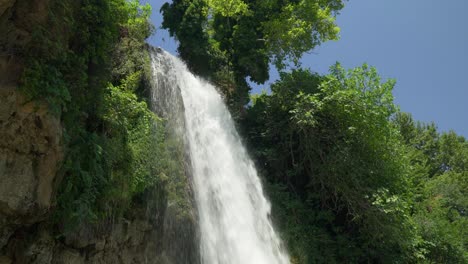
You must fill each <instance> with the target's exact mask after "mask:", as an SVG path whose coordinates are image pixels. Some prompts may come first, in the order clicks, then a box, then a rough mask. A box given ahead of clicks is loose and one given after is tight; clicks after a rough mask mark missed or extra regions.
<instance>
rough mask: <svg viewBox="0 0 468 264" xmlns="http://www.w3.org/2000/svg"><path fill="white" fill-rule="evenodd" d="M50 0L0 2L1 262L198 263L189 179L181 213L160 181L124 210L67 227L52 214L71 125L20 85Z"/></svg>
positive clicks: (55, 203)
mask: <svg viewBox="0 0 468 264" xmlns="http://www.w3.org/2000/svg"><path fill="white" fill-rule="evenodd" d="M50 2H52V1H49V0H1V1H0V36H1V37H0V264H9V263H72V264H74V263H196V262H197V261H198V259H199V258H198V248H197V243H196V237H197V235H196V228H195V222H196V221H195V219H196V215H195V210H194V206H193V201H192V199H191V198H190V197H191V191H190V186H189V185H188V182H187V181H186V180H185V181H181V182H182V186H179V187H178V188H179V190H178V192H182V193H183V194H182V196H183V197H185V198H183V199H186V200H187V201H185V203H184V204H185V207H186V208H185V209H184V210H183V211H184V212H182V213H181V210H180V208H178V206H177V204H178V203H177V202H176V201H174V199H180V197H176V198H174V197H171V196H170V195H167V193H168V190H167V188H168V187H167V185H156V186H153V187H151V188H148V189H147V190H146V191H145V192H144V193H143V194H141V195H139V196H138V197H135V198H134V200H135V201H133V203H132V204H133V207H132V208H131V211H129V212H126V213H125V214H124V215H123V216H118V217H104V218H102V219H98V220H96V221H95V222H93V223H92V224H82V225H80V226H79V227H78V228H76V229H74V230H73V231H67V232H65V231H64V230H63V229H62V228H61V226H60V221H61V220H60V219H52V218H53V217H54V211H55V210H56V205H57V193H58V190H59V188H60V183H61V182H62V180H63V178H64V177H67V175H66V174H65V173H64V172H63V162H64V160H65V157H66V155H67V148H68V147H67V145H66V143H65V140H64V134H65V131H66V129H65V128H64V125H63V122H62V121H61V117H60V115H59V114H57V113H54V114H52V113H51V111H49V109H48V105H47V103H46V102H42V101H41V100H33V101H31V100H30V99H28V98H27V97H26V96H25V95H23V94H22V92H21V89H19V87H20V86H21V81H20V79H21V76H22V73H23V68H24V67H25V65H24V64H25V60H24V57H23V56H24V51H25V49H27V48H30V47H31V45H32V43H31V34H33V33H32V30H31V29H32V28H35V27H36V28H37V27H41V26H45V23H46V21H47V19H48V16H49V12H50ZM50 30H54V29H50ZM59 31H60V30H59ZM67 34H70V33H67ZM65 37H66V36H65ZM182 166H183V165H182ZM185 171H186V172H187V169H185ZM70 206H73V205H70ZM76 213H78V214H79V213H80V212H76Z"/></svg>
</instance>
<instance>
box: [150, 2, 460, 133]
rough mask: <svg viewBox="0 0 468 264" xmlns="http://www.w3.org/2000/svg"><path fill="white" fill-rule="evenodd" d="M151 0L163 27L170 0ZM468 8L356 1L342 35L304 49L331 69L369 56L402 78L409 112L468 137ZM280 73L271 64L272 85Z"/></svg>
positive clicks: (159, 40)
mask: <svg viewBox="0 0 468 264" xmlns="http://www.w3.org/2000/svg"><path fill="white" fill-rule="evenodd" d="M148 2H149V3H150V4H151V5H152V6H153V16H152V20H153V23H154V24H155V25H156V27H159V26H160V25H161V15H160V14H159V9H160V6H161V5H162V4H163V3H164V2H166V1H164V0H149V1H148ZM467 11H468V0H450V1H441V0H410V1H408V0H350V1H349V2H347V3H346V7H345V8H344V9H343V10H342V12H341V14H340V15H339V16H338V18H337V23H338V25H339V26H340V27H341V38H340V40H338V41H329V42H326V43H323V44H322V45H321V46H320V47H318V48H316V49H315V50H314V51H313V52H312V53H310V54H305V56H304V57H303V59H302V66H303V67H307V68H310V69H311V70H313V71H317V72H319V73H326V72H327V71H328V68H329V67H330V66H331V65H332V64H334V63H335V62H336V61H339V62H340V63H341V64H342V65H343V66H344V67H346V68H351V67H356V66H360V65H362V64H363V63H364V62H366V63H368V64H369V65H372V66H375V67H376V68H377V70H378V71H379V73H380V75H381V76H382V77H384V78H394V79H396V80H397V84H396V86H395V89H394V96H395V102H396V104H398V105H399V106H400V109H401V110H402V111H405V112H410V113H411V114H413V117H414V118H415V119H416V120H419V121H424V122H431V121H434V122H435V123H436V124H437V126H438V127H439V129H440V130H441V131H448V130H450V129H453V130H455V132H457V133H458V134H461V135H464V136H465V137H468V67H467V63H468V29H467V27H468V16H467V15H466V12H467ZM149 42H150V43H151V44H153V45H156V46H161V47H162V48H164V49H166V50H167V51H169V52H172V53H175V50H176V47H177V44H176V42H175V41H174V40H173V39H171V38H170V37H169V35H168V34H167V32H165V31H164V30H160V29H158V30H157V32H156V34H155V35H154V36H152V37H151V38H150V39H149ZM277 78H278V74H277V73H276V71H274V70H272V71H271V78H270V81H269V82H268V83H271V82H272V81H274V80H275V79H277ZM268 83H267V84H265V85H262V86H256V87H255V88H254V90H253V92H258V91H260V90H261V89H262V88H266V87H268Z"/></svg>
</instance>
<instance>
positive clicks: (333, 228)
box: [244, 65, 421, 263]
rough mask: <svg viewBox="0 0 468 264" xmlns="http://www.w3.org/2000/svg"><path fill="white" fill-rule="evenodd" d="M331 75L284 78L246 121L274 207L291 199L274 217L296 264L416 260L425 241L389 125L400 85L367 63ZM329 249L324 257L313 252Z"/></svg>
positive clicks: (257, 101) (300, 72) (403, 159)
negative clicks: (419, 232) (395, 86)
mask: <svg viewBox="0 0 468 264" xmlns="http://www.w3.org/2000/svg"><path fill="white" fill-rule="evenodd" d="M330 72H331V74H329V75H327V76H323V77H322V76H318V75H316V74H313V73H310V72H309V71H306V70H295V71H293V72H291V73H282V74H281V80H279V81H278V82H276V83H275V84H273V85H272V87H271V89H272V94H271V95H267V94H262V95H259V96H256V97H254V98H253V102H254V103H253V106H252V107H250V108H249V109H248V114H247V118H246V120H245V123H244V125H245V127H247V128H248V129H246V130H247V131H248V132H247V133H248V137H249V141H250V143H251V145H252V148H253V150H254V153H255V157H256V159H257V161H258V164H262V166H261V167H262V169H263V175H265V177H267V180H268V182H269V183H270V184H271V185H272V186H273V187H272V188H273V190H274V191H273V192H271V193H270V195H271V197H272V199H273V201H275V200H277V199H278V197H277V196H280V197H285V198H282V199H280V200H281V202H276V203H275V202H274V203H273V206H274V214H276V215H280V219H282V220H280V221H279V225H280V228H281V229H282V230H283V232H284V236H285V238H286V240H287V242H288V244H289V247H290V251H291V253H292V255H293V259H296V260H297V261H298V262H297V263H342V262H404V261H407V260H408V259H416V258H417V255H418V254H419V249H418V246H419V244H420V242H421V241H420V238H419V236H418V235H417V233H416V230H415V227H414V225H413V221H412V219H411V217H410V194H409V189H408V188H409V183H408V168H409V162H408V160H407V158H406V156H405V153H404V149H403V148H402V147H401V146H400V136H399V132H398V129H397V127H396V126H395V125H394V124H393V123H392V122H390V117H391V116H392V115H393V114H394V113H395V112H396V107H395V106H394V104H393V97H392V94H391V90H392V88H393V84H394V82H393V81H392V80H390V81H386V82H382V81H381V79H380V77H379V76H378V74H377V72H376V70H375V69H374V68H369V67H368V66H366V65H364V66H362V67H359V68H356V69H353V70H350V71H345V70H344V69H343V68H342V67H341V66H340V65H335V66H333V67H332V68H331V69H330ZM275 186H276V187H275ZM280 186H283V187H281V188H282V189H280V191H278V188H279V187H280ZM291 215H294V219H290V218H292V216H291ZM292 220H294V223H289V222H290V221H292ZM314 234H315V235H318V237H320V239H319V238H317V237H314ZM324 245H326V246H325V247H326V252H327V253H326V254H324V255H325V256H323V254H322V256H323V257H318V256H317V255H314V252H315V254H317V252H323V251H324V249H323V247H324Z"/></svg>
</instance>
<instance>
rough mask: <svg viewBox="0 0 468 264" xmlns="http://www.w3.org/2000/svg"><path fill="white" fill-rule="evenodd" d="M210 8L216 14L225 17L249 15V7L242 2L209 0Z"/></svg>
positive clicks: (238, 0) (239, 0)
mask: <svg viewBox="0 0 468 264" xmlns="http://www.w3.org/2000/svg"><path fill="white" fill-rule="evenodd" d="M207 2H208V6H209V8H211V9H212V10H213V12H214V13H215V14H221V15H222V16H225V17H233V16H235V15H244V14H247V11H248V10H249V7H248V5H247V4H246V3H245V2H244V1H242V0H207Z"/></svg>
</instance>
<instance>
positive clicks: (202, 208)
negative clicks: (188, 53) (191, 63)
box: [151, 51, 289, 264]
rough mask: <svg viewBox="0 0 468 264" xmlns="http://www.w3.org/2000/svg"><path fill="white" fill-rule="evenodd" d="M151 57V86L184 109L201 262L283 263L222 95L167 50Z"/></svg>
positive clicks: (250, 164)
mask: <svg viewBox="0 0 468 264" xmlns="http://www.w3.org/2000/svg"><path fill="white" fill-rule="evenodd" d="M151 56H152V63H153V68H154V72H156V73H155V82H156V83H157V85H155V88H154V89H156V90H157V89H173V91H171V92H169V94H172V95H174V94H178V93H179V92H180V94H181V97H182V102H183V108H181V107H177V106H173V109H174V111H177V110H178V109H185V110H184V118H185V131H184V133H185V135H184V136H185V139H186V141H187V143H188V146H189V152H190V159H191V165H192V169H193V184H194V192H195V200H196V203H197V209H198V214H199V228H200V254H201V262H202V263H204V264H217V263H219V264H231V263H232V264H247V263H254V264H285V263H289V257H288V255H287V254H286V252H285V251H284V250H283V249H282V246H281V241H280V239H279V238H278V236H277V234H276V233H275V231H274V229H273V226H272V223H271V221H270V219H269V214H270V203H269V202H268V201H267V199H266V198H265V196H264V195H263V191H262V186H261V182H260V179H259V177H258V175H257V171H256V169H255V167H254V164H253V162H252V160H251V159H250V158H249V156H248V154H247V152H246V150H245V148H244V147H243V145H242V142H241V140H240V137H239V135H238V133H237V131H236V129H235V126H234V122H233V120H232V118H231V115H230V113H229V111H228V109H227V107H226V105H225V104H224V102H223V99H222V97H221V96H220V94H219V93H218V92H217V91H216V89H215V87H213V86H212V85H211V84H209V83H208V82H206V81H204V80H202V79H200V78H198V77H196V76H194V75H193V74H192V73H190V71H189V70H188V69H187V67H186V66H185V64H184V63H183V62H181V61H180V60H179V59H177V58H175V57H173V56H172V55H170V54H168V53H167V52H165V51H153V52H152V54H151ZM161 69H165V70H164V72H162V71H161ZM158 73H159V74H158ZM163 75H164V76H163ZM158 78H159V79H158ZM161 78H164V80H161ZM162 83H164V85H162ZM178 89H180V91H177V90H178ZM167 93H168V92H165V94H167ZM153 94H161V91H159V92H155V93H153ZM155 100H157V98H156V99H155ZM159 100H160V99H159ZM175 101H176V100H174V101H173V102H175ZM155 103H157V102H155ZM166 103H167V102H166ZM170 107H171V106H170Z"/></svg>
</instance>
